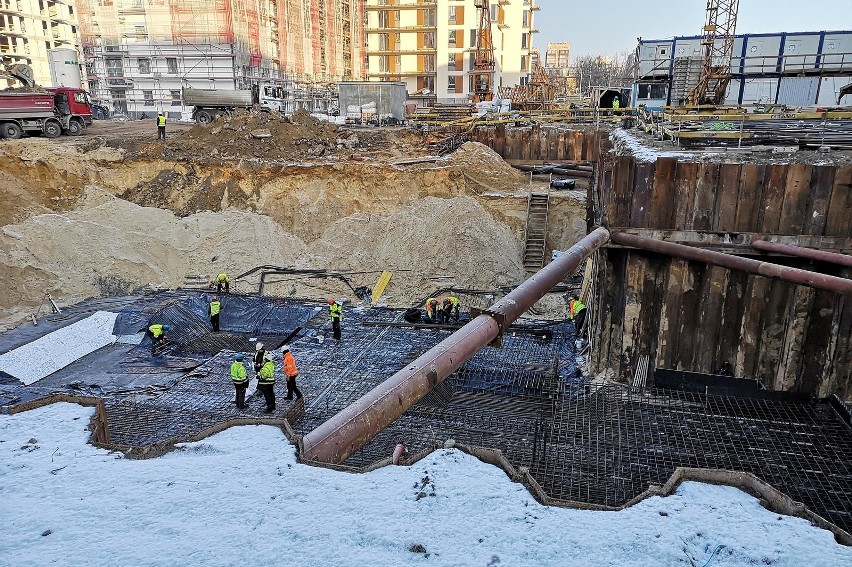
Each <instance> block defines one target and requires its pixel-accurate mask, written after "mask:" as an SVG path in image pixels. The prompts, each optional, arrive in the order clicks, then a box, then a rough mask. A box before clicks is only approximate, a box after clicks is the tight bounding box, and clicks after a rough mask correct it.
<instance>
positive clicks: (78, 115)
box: [47, 87, 92, 136]
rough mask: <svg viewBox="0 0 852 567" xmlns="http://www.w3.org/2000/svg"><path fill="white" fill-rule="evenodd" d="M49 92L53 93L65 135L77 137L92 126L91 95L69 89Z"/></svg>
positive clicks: (63, 88)
mask: <svg viewBox="0 0 852 567" xmlns="http://www.w3.org/2000/svg"><path fill="white" fill-rule="evenodd" d="M47 90H48V92H50V93H53V101H54V109H55V112H56V114H57V116H59V117H60V119H61V121H62V123H63V128H62V130H63V132H64V133H65V134H70V135H72V136H76V135H78V134H82V133H83V130H85V129H86V128H88V127H89V126H91V125H92V101H91V99H90V98H89V93H87V92H86V91H84V90H82V89H72V88H69V87H55V88H49V89H47ZM81 125H82V129H80V126H81Z"/></svg>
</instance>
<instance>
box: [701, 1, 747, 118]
mask: <svg viewBox="0 0 852 567" xmlns="http://www.w3.org/2000/svg"><path fill="white" fill-rule="evenodd" d="M739 5H740V0H707V21H706V24H705V25H704V31H703V34H702V40H701V54H702V62H701V75H700V76H699V79H698V84H697V85H696V86H695V88H694V89H692V91H690V93H689V104H692V105H700V104H711V105H718V104H722V103H723V102H724V101H725V94H726V93H727V91H728V84H729V83H730V82H731V57H732V56H733V52H734V37H735V35H736V27H737V12H738V10H739Z"/></svg>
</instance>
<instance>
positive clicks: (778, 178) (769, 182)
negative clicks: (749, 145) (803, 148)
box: [757, 164, 788, 234]
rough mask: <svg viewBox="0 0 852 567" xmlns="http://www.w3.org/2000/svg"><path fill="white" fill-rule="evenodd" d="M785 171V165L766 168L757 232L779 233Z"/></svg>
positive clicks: (784, 188) (785, 179) (785, 178)
mask: <svg viewBox="0 0 852 567" xmlns="http://www.w3.org/2000/svg"><path fill="white" fill-rule="evenodd" d="M787 170H788V166H787V165H779V164H772V165H767V166H766V175H765V177H764V179H765V180H766V184H765V185H764V186H763V194H762V195H761V205H760V214H759V216H758V226H757V232H766V233H768V234H778V233H779V226H780V224H781V207H782V206H783V205H784V191H785V190H786V187H787Z"/></svg>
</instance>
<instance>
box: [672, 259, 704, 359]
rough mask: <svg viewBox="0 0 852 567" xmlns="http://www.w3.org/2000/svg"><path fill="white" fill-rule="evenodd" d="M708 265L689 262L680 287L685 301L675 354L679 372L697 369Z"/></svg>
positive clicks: (679, 320) (682, 303)
mask: <svg viewBox="0 0 852 567" xmlns="http://www.w3.org/2000/svg"><path fill="white" fill-rule="evenodd" d="M705 271H707V265H706V264H703V263H701V262H687V264H686V268H685V269H684V271H683V279H682V280H681V284H680V287H681V289H682V290H683V296H682V297H683V300H682V302H681V304H680V315H679V316H678V328H677V331H676V332H677V333H678V335H679V337H678V349H677V352H676V353H675V368H677V369H679V370H689V371H692V370H694V369H695V366H694V364H695V347H696V344H697V343H696V339H697V337H696V334H697V329H696V328H697V327H698V325H697V324H696V322H697V321H698V314H699V309H700V307H701V281H702V280H703V278H704V272H705Z"/></svg>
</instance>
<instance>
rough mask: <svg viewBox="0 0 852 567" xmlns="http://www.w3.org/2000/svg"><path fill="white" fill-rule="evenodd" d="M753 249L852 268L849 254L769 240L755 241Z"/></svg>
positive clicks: (851, 257)
mask: <svg viewBox="0 0 852 567" xmlns="http://www.w3.org/2000/svg"><path fill="white" fill-rule="evenodd" d="M751 247H752V248H754V249H756V250H760V251H761V252H779V253H781V254H787V255H788V256H798V257H799V258H808V259H810V260H819V261H820V262H829V263H831V264H838V265H840V266H847V267H850V268H852V256H850V255H848V254H838V253H837V252H827V251H825V250H817V249H815V248H805V247H804V246H793V245H792V244H782V243H780V242H771V241H769V240H753V241H752V243H751Z"/></svg>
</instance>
